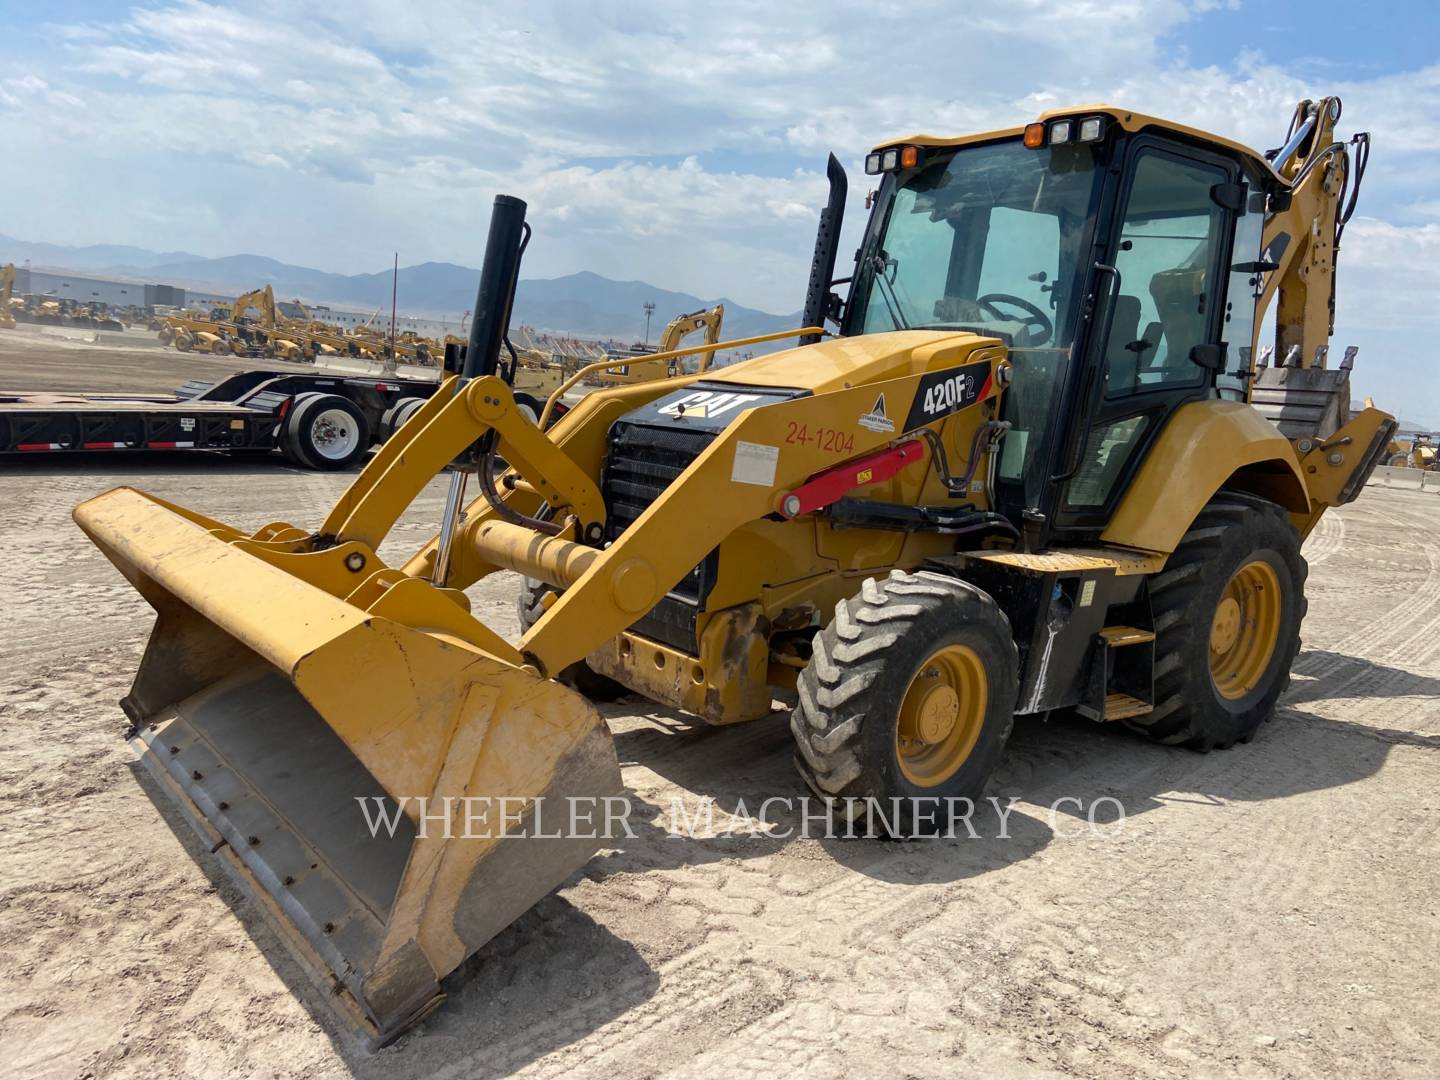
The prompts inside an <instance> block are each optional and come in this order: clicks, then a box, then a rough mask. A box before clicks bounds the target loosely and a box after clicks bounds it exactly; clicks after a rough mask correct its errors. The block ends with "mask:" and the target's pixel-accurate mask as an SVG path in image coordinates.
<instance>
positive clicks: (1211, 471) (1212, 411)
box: [1101, 401, 1310, 554]
mask: <svg viewBox="0 0 1440 1080" xmlns="http://www.w3.org/2000/svg"><path fill="white" fill-rule="evenodd" d="M1227 486H1228V487H1232V488H1235V489H1237V490H1241V491H1248V492H1250V493H1251V494H1254V495H1260V496H1263V497H1264V498H1267V499H1270V500H1271V501H1273V502H1276V503H1279V504H1280V505H1281V506H1283V507H1284V508H1285V509H1286V510H1288V511H1290V512H1291V514H1292V515H1295V514H1300V515H1304V514H1307V513H1308V512H1309V510H1310V496H1309V493H1308V491H1307V490H1306V485H1305V478H1304V475H1303V474H1302V473H1301V470H1300V465H1299V462H1298V461H1297V460H1296V458H1295V450H1294V447H1293V446H1292V445H1291V443H1290V440H1289V439H1287V438H1285V436H1283V435H1281V434H1280V432H1278V431H1277V430H1276V429H1275V427H1274V426H1273V425H1272V424H1271V423H1270V422H1269V421H1268V420H1266V419H1265V418H1264V417H1263V416H1261V415H1260V414H1259V413H1258V412H1257V411H1256V410H1255V409H1254V408H1252V407H1251V406H1250V405H1247V404H1245V403H1244V402H1239V401H1196V402H1191V403H1190V404H1188V405H1182V406H1181V407H1180V408H1179V409H1177V410H1176V411H1175V414H1174V415H1173V416H1172V417H1171V418H1170V421H1169V423H1167V424H1166V425H1165V427H1164V428H1163V429H1162V430H1161V432H1160V435H1159V437H1158V438H1157V439H1156V440H1155V443H1154V445H1153V446H1151V448H1150V451H1149V453H1148V454H1147V456H1146V458H1145V462H1144V463H1143V464H1142V465H1141V466H1140V471H1139V472H1138V473H1136V475H1135V479H1134V480H1133V481H1132V482H1131V484H1130V487H1129V489H1128V490H1127V491H1126V492H1125V495H1124V497H1123V498H1122V499H1121V500H1120V505H1119V507H1118V508H1117V509H1116V511H1115V514H1114V516H1113V517H1112V518H1111V519H1110V524H1109V525H1108V526H1107V527H1106V529H1105V531H1104V532H1103V533H1102V534H1101V539H1102V540H1104V541H1105V542H1106V543H1109V544H1119V545H1121V546H1123V547H1131V548H1140V549H1142V550H1146V551H1160V552H1165V553H1166V554H1169V553H1170V552H1172V551H1174V550H1175V548H1176V545H1178V544H1179V543H1180V538H1181V537H1182V536H1184V535H1185V532H1186V530H1188V529H1189V528H1190V525H1191V523H1192V522H1193V521H1194V520H1195V518H1196V517H1197V516H1198V515H1199V513H1200V511H1201V510H1202V509H1204V507H1205V504H1206V503H1208V502H1209V501H1210V500H1211V499H1213V498H1214V497H1215V495H1216V493H1217V492H1219V491H1220V489H1221V488H1224V487H1227Z"/></svg>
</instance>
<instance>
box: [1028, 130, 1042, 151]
mask: <svg viewBox="0 0 1440 1080" xmlns="http://www.w3.org/2000/svg"><path fill="white" fill-rule="evenodd" d="M1025 145H1026V146H1027V147H1029V148H1030V149H1031V150H1034V149H1036V148H1038V147H1041V146H1044V145H1045V125H1044V124H1026V125H1025Z"/></svg>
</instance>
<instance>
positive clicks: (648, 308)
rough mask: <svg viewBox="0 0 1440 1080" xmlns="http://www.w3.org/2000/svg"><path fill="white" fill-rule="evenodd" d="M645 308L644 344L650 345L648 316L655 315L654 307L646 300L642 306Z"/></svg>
mask: <svg viewBox="0 0 1440 1080" xmlns="http://www.w3.org/2000/svg"><path fill="white" fill-rule="evenodd" d="M642 306H643V307H644V308H645V344H646V345H649V344H650V316H651V315H654V314H655V305H654V304H653V303H651V302H650V301H649V300H646V301H645V303H644V304H643V305H642Z"/></svg>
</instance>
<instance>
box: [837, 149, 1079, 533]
mask: <svg viewBox="0 0 1440 1080" xmlns="http://www.w3.org/2000/svg"><path fill="white" fill-rule="evenodd" d="M1095 157H1096V150H1095V149H1094V145H1093V144H1070V145H1065V146H1058V147H1043V148H1040V149H1034V150H1032V149H1028V148H1026V147H1025V146H1024V145H1023V144H1022V143H1021V141H1020V140H1019V139H1012V140H1007V141H1005V142H1000V143H989V144H987V145H982V146H971V147H965V148H962V149H960V150H957V151H955V152H954V153H949V154H944V155H943V156H940V157H938V158H932V159H931V161H930V162H929V163H928V164H926V165H924V166H923V167H922V168H920V169H918V170H916V171H915V172H913V173H910V174H908V175H907V174H903V173H902V174H900V178H899V180H898V181H897V180H890V181H888V182H887V184H886V186H885V187H884V188H882V190H881V198H882V200H883V199H886V198H888V199H889V200H890V207H889V211H888V213H885V212H884V209H883V202H882V209H881V212H880V213H881V214H883V217H881V216H880V215H879V214H877V217H876V219H875V220H874V222H873V223H872V232H871V234H870V235H869V236H868V237H867V242H866V245H865V247H864V249H863V254H862V258H861V263H860V265H859V266H858V267H857V268H856V269H857V277H856V285H855V289H854V294H853V298H854V299H855V300H856V301H858V303H856V304H855V305H854V308H855V309H854V311H853V312H852V316H851V321H850V326H851V328H852V329H851V331H850V332H851V333H855V332H859V333H865V334H873V333H884V332H886V331H891V330H906V329H927V330H930V329H933V330H973V331H975V332H977V333H981V334H986V335H990V336H995V337H999V338H1001V339H1002V340H1003V341H1005V343H1006V344H1007V345H1008V346H1009V348H1010V359H1011V362H1012V364H1013V371H1014V379H1013V381H1012V383H1011V386H1010V388H1009V390H1007V391H1006V394H1005V398H1004V403H1003V405H1002V407H1001V418H1002V419H1004V420H1008V421H1009V422H1010V425H1011V426H1010V431H1009V433H1008V434H1007V435H1006V436H1005V442H1004V444H1003V445H1002V448H1001V455H1000V465H999V469H998V471H997V476H996V481H997V490H996V492H995V495H996V497H997V504H996V505H997V508H999V509H1002V510H1004V511H1011V512H1014V511H1018V510H1020V509H1023V508H1026V507H1032V506H1038V505H1039V502H1040V499H1041V496H1042V488H1043V486H1044V484H1045V482H1046V479H1047V477H1048V475H1049V467H1048V466H1049V461H1050V456H1051V454H1052V452H1053V450H1054V443H1055V441H1056V440H1055V435H1056V432H1057V425H1056V423H1055V416H1056V412H1057V409H1058V408H1059V403H1060V397H1061V394H1062V392H1063V389H1064V385H1065V380H1066V378H1067V376H1068V374H1069V365H1070V359H1071V358H1070V345H1071V342H1072V341H1073V339H1074V337H1075V334H1076V333H1077V327H1078V325H1079V318H1078V316H1079V308H1080V300H1081V290H1082V289H1083V288H1084V286H1085V280H1086V275H1087V271H1088V270H1089V259H1088V258H1087V255H1086V253H1087V252H1088V251H1089V245H1090V242H1091V236H1090V228H1091V223H1092V221H1093V220H1094V204H1095V201H1096V198H1097V196H1098V192H1099V188H1100V180H1101V177H1102V170H1101V169H1099V168H1098V167H1097V165H1096V160H1095Z"/></svg>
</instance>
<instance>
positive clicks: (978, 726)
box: [790, 570, 1019, 836]
mask: <svg viewBox="0 0 1440 1080" xmlns="http://www.w3.org/2000/svg"><path fill="white" fill-rule="evenodd" d="M1018 670H1019V659H1018V656H1017V653H1016V649H1015V640H1014V636H1013V633H1012V631H1011V629H1010V621H1009V620H1008V619H1007V618H1006V617H1005V614H1004V612H1002V611H1001V610H1000V608H999V606H998V605H997V604H996V603H995V601H994V600H993V599H991V597H990V596H989V595H988V594H987V593H985V592H983V591H982V590H980V589H978V588H976V587H975V586H973V585H971V584H969V583H968V582H964V581H960V580H958V579H956V578H952V577H948V576H946V575H944V574H936V573H930V572H928V571H920V572H918V573H913V574H908V573H904V572H902V571H899V570H894V571H892V572H891V573H890V576H889V577H888V578H870V579H869V580H867V581H866V582H865V584H864V585H863V586H862V587H861V589H860V593H859V595H858V596H853V597H851V598H850V599H848V600H842V601H840V603H838V604H836V605H835V618H834V619H832V620H831V621H830V625H829V626H827V627H825V629H823V630H821V631H820V633H819V634H817V635H816V636H815V639H814V644H813V653H812V656H811V659H810V663H809V665H808V666H807V667H806V668H805V670H804V671H802V672H801V673H800V678H799V682H798V687H797V689H798V692H799V694H798V696H799V703H798V704H797V705H796V706H795V709H794V711H793V712H792V713H791V715H790V731H791V734H792V735H794V737H795V745H796V754H795V765H796V767H797V768H798V769H799V770H800V775H801V776H802V777H803V778H804V779H805V782H806V783H807V784H809V786H810V787H811V789H812V790H813V791H814V792H815V793H816V794H817V795H819V796H820V797H821V798H825V799H837V800H847V801H846V802H844V804H843V806H842V805H840V804H835V809H836V812H837V813H840V814H841V816H846V817H852V818H853V817H858V816H859V814H860V813H863V812H865V810H866V809H867V807H873V808H874V809H876V810H877V811H879V812H880V813H882V814H883V815H884V818H883V819H882V821H883V824H882V826H881V827H882V828H884V829H888V830H889V831H890V832H891V833H892V834H895V835H902V836H911V835H916V834H919V833H926V832H935V831H938V830H940V829H941V828H943V827H944V826H945V824H946V821H947V814H946V808H947V807H951V806H954V805H955V804H951V803H947V802H946V801H945V800H949V799H954V800H964V799H969V800H972V801H974V800H978V799H979V798H980V796H981V794H982V793H983V792H984V790H985V783H986V781H987V780H988V779H989V778H990V774H991V773H992V772H993V771H994V769H995V765H996V764H997V762H998V761H999V760H1000V754H1001V752H1002V751H1003V750H1004V748H1005V743H1006V740H1008V739H1009V737H1010V729H1011V727H1012V726H1013V725H1014V713H1015V696H1016V693H1017V692H1018V679H1019V675H1018ZM893 799H898V800H900V801H899V803H898V804H897V803H892V801H891V800H893ZM848 800H854V801H853V802H849V801H848ZM867 800H873V802H867ZM915 800H924V801H923V802H916V801H915ZM937 800H938V802H937Z"/></svg>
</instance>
